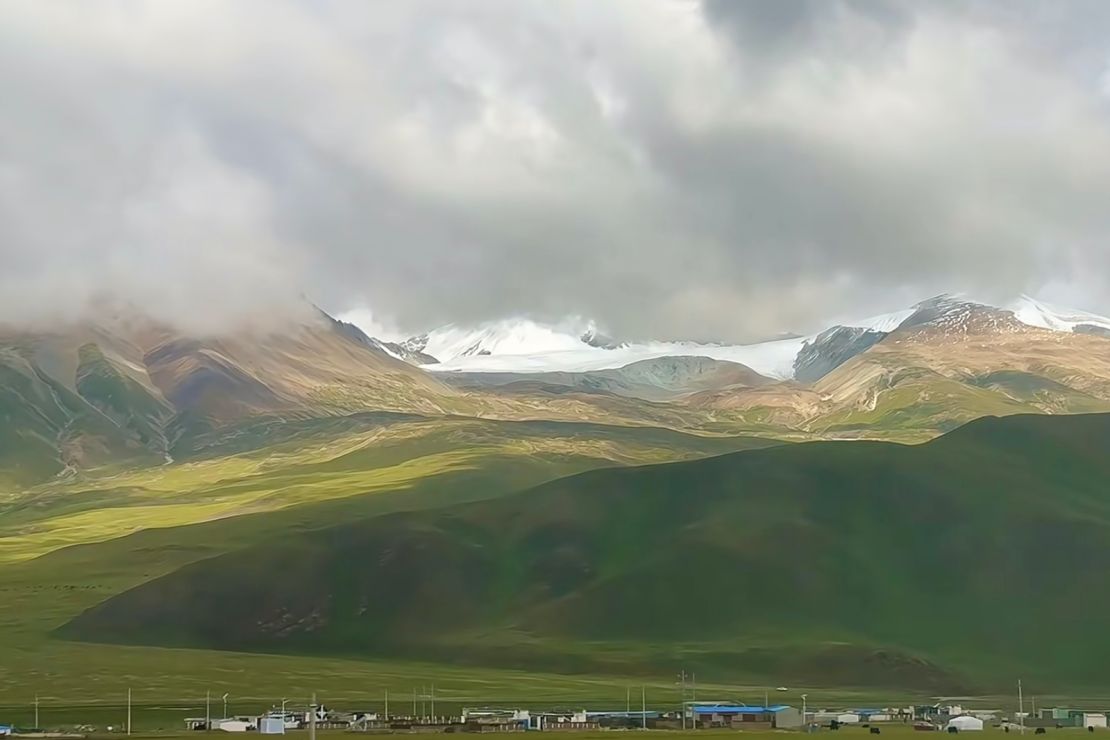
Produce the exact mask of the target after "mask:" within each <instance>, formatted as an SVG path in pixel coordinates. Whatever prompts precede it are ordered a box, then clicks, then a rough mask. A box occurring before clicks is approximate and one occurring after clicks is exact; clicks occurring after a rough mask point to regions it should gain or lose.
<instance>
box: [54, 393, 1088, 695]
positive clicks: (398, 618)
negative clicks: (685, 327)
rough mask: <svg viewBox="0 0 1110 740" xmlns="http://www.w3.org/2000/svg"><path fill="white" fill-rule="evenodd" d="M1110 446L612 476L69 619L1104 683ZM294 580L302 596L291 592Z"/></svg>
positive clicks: (191, 578)
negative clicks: (288, 583)
mask: <svg viewBox="0 0 1110 740" xmlns="http://www.w3.org/2000/svg"><path fill="white" fill-rule="evenodd" d="M1107 435H1110V416H1100V415H1094V416H1073V417H1030V416H1019V417H1010V418H1007V419H986V420H981V421H979V422H976V423H973V424H971V425H968V426H967V427H964V428H961V429H960V430H958V431H956V432H954V433H951V434H949V435H947V436H945V437H942V438H940V439H938V440H936V441H934V442H931V443H929V444H926V445H921V446H916V447H906V446H901V445H892V444H887V443H874V442H855V443H830V442H823V443H822V442H815V443H809V444H802V445H788V446H783V447H778V448H772V449H767V450H752V451H747V452H741V453H738V454H734V455H726V456H722V457H717V458H712V459H708V460H702V461H690V462H680V463H674V464H669V465H662V466H650V467H643V468H625V469H607V470H597V471H592V472H587V473H583V474H580V475H577V476H572V477H567V478H561V479H559V480H556V481H553V482H551V483H548V484H546V485H543V486H540V487H539V488H537V489H534V490H532V491H529V492H527V493H524V494H521V495H518V496H512V497H505V498H499V499H497V500H491V501H486V502H477V503H474V504H469V505H462V506H458V507H450V508H443V509H437V510H435V511H414V512H410V513H398V514H395V515H391V516H386V517H381V518H376V519H372V520H363V521H361V522H356V523H352V524H349V525H342V526H338V527H332V528H329V529H327V530H319V531H315V532H307V533H304V534H301V535H297V536H289V537H285V538H283V539H282V540H281V541H280V542H264V543H261V544H259V545H257V546H252V547H249V548H245V549H243V550H240V551H238V552H237V553H236V554H235V556H234V557H226V556H225V557H220V558H215V559H212V560H206V561H203V562H198V563H195V564H193V565H191V566H186V567H184V568H181V569H179V570H177V571H176V572H174V573H172V574H170V575H168V576H166V577H165V578H160V579H156V580H153V581H151V582H149V583H146V584H145V585H144V586H142V587H140V588H137V589H134V590H132V591H129V592H127V593H125V594H122V595H120V596H117V597H114V598H112V599H110V600H108V601H106V602H104V603H103V604H101V605H99V606H97V607H95V608H93V609H92V610H90V611H89V612H87V613H86V614H85V615H83V616H82V617H81V618H80V619H78V620H77V621H76V622H74V623H73V624H71V625H70V626H69V627H67V634H69V635H71V636H75V637H80V638H83V639H110V640H115V641H119V642H123V643H142V642H145V643H154V644H162V645H176V646H203V647H220V648H224V649H231V650H234V649H245V648H249V649H252V650H259V651H269V652H273V651H289V652H300V653H308V654H315V655H321V654H329V653H330V654H336V655H338V654H346V655H351V654H363V655H367V656H388V657H391V658H407V659H422V660H428V661H432V660H434V661H437V662H443V661H452V660H454V661H459V662H462V663H470V664H476V665H498V664H500V665H506V666H509V667H513V666H527V667H529V668H530V669H534V670H548V671H564V672H579V673H591V672H610V673H613V674H618V675H619V674H622V673H625V674H626V673H632V672H640V673H645V672H655V673H667V672H669V671H671V670H676V669H677V667H678V666H681V665H687V666H695V667H696V668H697V670H698V671H699V672H701V673H703V674H704V675H716V676H720V677H726V678H728V680H734V681H743V680H745V679H747V678H750V677H758V678H759V679H765V678H766V677H767V676H774V677H778V679H779V680H781V681H782V682H793V683H806V684H809V685H813V684H816V685H825V686H830V685H855V686H859V685H871V686H903V687H909V688H915V689H917V690H919V691H930V692H934V693H935V692H938V691H941V692H944V691H948V692H950V691H953V690H957V691H958V690H963V689H965V688H968V687H970V689H972V690H975V691H982V690H983V688H984V687H985V688H988V689H989V688H990V687H994V686H1000V685H1005V684H1008V683H1009V682H1010V680H1011V678H1012V677H1014V676H1018V675H1021V676H1024V677H1026V678H1027V680H1030V681H1035V682H1041V683H1042V684H1043V685H1044V686H1046V687H1051V686H1062V687H1065V688H1069V689H1071V688H1074V687H1083V686H1100V685H1102V683H1104V682H1105V677H1104V673H1103V672H1104V665H1105V661H1106V659H1107V657H1108V655H1107V653H1106V649H1107V647H1106V643H1105V641H1104V640H1102V638H1101V636H1102V630H1103V618H1104V615H1105V614H1106V613H1107V612H1108V611H1110V587H1107V586H1105V583H1104V579H1103V578H1102V575H1103V574H1104V573H1105V571H1106V570H1107V569H1108V568H1110V560H1108V558H1110V498H1108V497H1107V492H1106V489H1105V486H1104V485H1103V481H1105V480H1106V478H1107V476H1110V461H1107V459H1106V458H1105V455H1104V453H1103V448H1102V444H1101V440H1104V439H1105V438H1106V437H1107ZM344 562H359V563H361V564H362V565H361V567H360V568H358V569H344V568H342V567H339V564H341V563H344ZM291 575H292V577H294V579H295V580H296V581H297V582H299V583H303V584H306V585H305V586H304V587H303V588H299V589H297V590H296V591H295V592H290V593H282V592H281V588H282V585H283V583H284V582H285V580H286V579H288V578H289V577H290V576H291ZM463 584H465V586H463ZM1045 584H1051V588H1050V589H1047V590H1046V587H1045ZM381 593H389V594H390V597H389V598H378V595H379V594H381ZM274 594H280V595H279V596H278V597H276V598H274V597H273V595H274ZM233 597H234V598H233ZM1046 634H1049V635H1068V639H1066V640H1044V639H1043V637H1044V635H1046Z"/></svg>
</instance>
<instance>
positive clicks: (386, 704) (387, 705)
mask: <svg viewBox="0 0 1110 740" xmlns="http://www.w3.org/2000/svg"><path fill="white" fill-rule="evenodd" d="M385 721H386V722H388V721H389V689H386V690H385Z"/></svg>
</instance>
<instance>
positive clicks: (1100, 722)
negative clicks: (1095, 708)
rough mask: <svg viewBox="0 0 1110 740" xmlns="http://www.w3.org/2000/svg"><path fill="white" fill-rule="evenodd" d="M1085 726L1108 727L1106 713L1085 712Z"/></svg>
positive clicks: (1103, 728) (1101, 728) (1102, 728)
mask: <svg viewBox="0 0 1110 740" xmlns="http://www.w3.org/2000/svg"><path fill="white" fill-rule="evenodd" d="M1083 726H1084V727H1095V728H1097V729H1100V730H1105V729H1106V715H1105V714H1103V713H1102V712H1084V713H1083Z"/></svg>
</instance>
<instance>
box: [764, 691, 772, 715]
mask: <svg viewBox="0 0 1110 740" xmlns="http://www.w3.org/2000/svg"><path fill="white" fill-rule="evenodd" d="M769 695H770V692H769V691H768V690H767V687H766V686H764V687H763V708H764V709H766V708H767V707H769V706H771V705H770V703H769V701H768V699H767V697H768V696H769Z"/></svg>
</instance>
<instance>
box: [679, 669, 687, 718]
mask: <svg viewBox="0 0 1110 740" xmlns="http://www.w3.org/2000/svg"><path fill="white" fill-rule="evenodd" d="M678 677H679V679H680V680H681V681H682V704H681V706H680V707H679V713H680V714H681V715H682V729H683V730H685V729H686V669H685V668H683V669H682V673H679V674H678Z"/></svg>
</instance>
